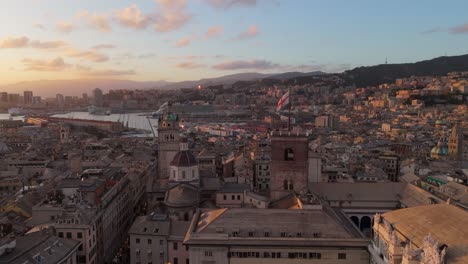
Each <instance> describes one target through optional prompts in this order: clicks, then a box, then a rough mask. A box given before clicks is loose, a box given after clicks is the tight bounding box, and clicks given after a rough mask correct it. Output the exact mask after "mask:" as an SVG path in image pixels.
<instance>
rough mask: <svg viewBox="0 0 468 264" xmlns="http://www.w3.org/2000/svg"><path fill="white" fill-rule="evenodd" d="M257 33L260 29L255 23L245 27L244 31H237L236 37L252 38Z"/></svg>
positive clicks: (239, 38)
mask: <svg viewBox="0 0 468 264" xmlns="http://www.w3.org/2000/svg"><path fill="white" fill-rule="evenodd" d="M258 34H260V30H259V29H258V27H257V26H255V25H251V26H249V27H248V28H247V30H246V31H244V32H241V33H239V35H237V37H236V39H237V40H246V39H252V38H255V37H256V36H257V35H258Z"/></svg>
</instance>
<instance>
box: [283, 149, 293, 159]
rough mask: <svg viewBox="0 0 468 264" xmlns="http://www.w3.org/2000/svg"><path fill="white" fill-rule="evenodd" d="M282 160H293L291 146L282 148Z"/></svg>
mask: <svg viewBox="0 0 468 264" xmlns="http://www.w3.org/2000/svg"><path fill="white" fill-rule="evenodd" d="M284 160H294V151H293V149H292V148H287V149H285V150H284Z"/></svg>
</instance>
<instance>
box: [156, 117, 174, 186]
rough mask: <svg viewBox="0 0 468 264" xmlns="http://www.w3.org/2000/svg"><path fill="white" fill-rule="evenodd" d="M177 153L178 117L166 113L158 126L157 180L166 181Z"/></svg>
mask: <svg viewBox="0 0 468 264" xmlns="http://www.w3.org/2000/svg"><path fill="white" fill-rule="evenodd" d="M177 152H179V117H178V116H177V114H175V113H171V112H167V113H165V114H164V115H163V117H162V118H161V119H160V121H159V126H158V175H157V178H159V179H168V178H169V175H170V163H171V161H172V160H173V159H174V156H175V155H176V154H177Z"/></svg>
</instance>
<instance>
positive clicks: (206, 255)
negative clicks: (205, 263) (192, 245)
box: [205, 251, 213, 257]
mask: <svg viewBox="0 0 468 264" xmlns="http://www.w3.org/2000/svg"><path fill="white" fill-rule="evenodd" d="M212 256H213V252H212V251H205V257H212Z"/></svg>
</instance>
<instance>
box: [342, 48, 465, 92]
mask: <svg viewBox="0 0 468 264" xmlns="http://www.w3.org/2000/svg"><path fill="white" fill-rule="evenodd" d="M453 71H468V54H467V55H461V56H450V57H447V56H444V57H438V58H435V59H432V60H425V61H420V62H415V63H401V64H381V65H377V66H369V67H358V68H354V69H352V70H349V71H345V72H344V77H345V79H346V80H347V81H348V82H349V83H350V84H352V83H355V84H356V85H357V86H369V85H371V86H372V85H378V84H382V83H390V82H394V81H395V79H398V78H404V77H410V76H413V75H414V76H430V75H446V74H447V73H449V72H453Z"/></svg>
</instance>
